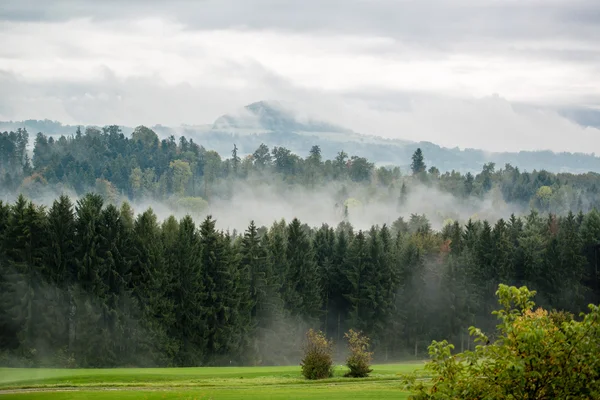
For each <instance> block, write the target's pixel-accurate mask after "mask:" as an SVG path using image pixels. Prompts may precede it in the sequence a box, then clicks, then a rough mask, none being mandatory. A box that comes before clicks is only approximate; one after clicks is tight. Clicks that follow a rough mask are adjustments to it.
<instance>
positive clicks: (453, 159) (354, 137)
mask: <svg viewBox="0 0 600 400" xmlns="http://www.w3.org/2000/svg"><path fill="white" fill-rule="evenodd" d="M108 122H110V121H108ZM140 122H143V121H140ZM17 128H26V129H27V130H28V131H29V132H30V135H31V137H32V138H33V137H34V136H35V134H36V133H37V132H43V133H45V134H47V135H51V136H58V135H72V134H74V133H75V130H76V129H77V127H76V126H71V125H62V124H61V123H60V122H57V121H50V120H26V121H8V122H0V131H10V130H16V129H17ZM150 128H152V129H153V130H154V131H155V132H156V133H157V134H158V135H159V136H160V137H161V138H166V137H168V136H171V135H174V136H175V137H178V136H181V135H185V136H187V137H191V138H193V139H194V141H195V142H197V143H199V144H201V145H202V146H204V147H205V148H207V149H211V150H216V151H217V152H218V153H220V154H221V155H222V156H223V157H228V156H229V154H230V152H231V149H232V148H233V144H234V143H235V144H236V145H237V147H238V151H239V153H240V154H242V155H245V154H251V153H253V152H254V150H256V148H258V146H259V145H260V144H261V143H265V144H266V145H268V146H269V147H273V146H283V147H286V148H288V149H290V150H291V151H293V152H295V153H297V154H299V155H301V156H305V155H307V154H308V151H309V150H310V148H311V146H313V145H319V146H320V147H321V151H322V154H323V157H325V158H333V157H335V155H336V154H337V153H338V152H339V151H341V150H344V151H345V152H346V153H348V154H350V155H358V156H361V157H366V158H367V159H369V160H370V161H373V162H375V163H376V164H378V165H398V166H400V167H401V168H403V169H407V168H408V166H409V165H410V162H411V156H412V154H413V153H414V151H415V150H416V149H417V148H421V149H422V150H423V152H424V154H425V161H426V163H427V165H428V166H433V165H434V166H436V167H437V168H439V169H440V170H441V171H442V172H443V171H451V170H456V171H460V172H463V173H465V172H478V171H481V168H482V167H483V165H484V164H485V163H487V162H494V163H496V165H497V167H498V168H500V167H504V165H505V164H507V163H510V164H512V165H513V166H518V167H519V168H520V169H521V170H527V171H532V170H534V169H535V170H541V169H544V170H547V171H551V172H573V173H585V172H590V171H592V172H600V157H596V156H594V155H589V154H582V153H566V152H564V153H554V152H551V151H521V152H499V153H490V152H484V151H482V150H477V149H462V150H461V149H459V148H446V147H441V146H438V145H436V144H434V143H431V142H411V141H406V140H401V139H386V138H381V137H377V136H372V135H363V134H360V133H357V132H354V131H352V130H350V129H347V128H344V127H340V126H337V125H333V124H329V123H327V122H323V121H318V120H314V119H311V118H309V117H300V116H297V115H295V114H294V112H293V111H290V110H288V109H286V108H284V107H282V106H280V105H279V104H277V103H271V102H266V101H260V102H256V103H252V104H250V105H248V106H246V107H244V108H243V109H242V110H239V111H237V112H234V113H229V114H225V115H223V116H221V117H219V118H217V119H216V120H215V121H214V122H213V123H212V124H207V125H181V126H176V127H171V126H163V125H157V126H153V127H150ZM121 129H122V130H123V133H124V134H126V135H130V134H131V132H133V127H127V126H123V127H121Z"/></svg>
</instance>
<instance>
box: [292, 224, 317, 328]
mask: <svg viewBox="0 0 600 400" xmlns="http://www.w3.org/2000/svg"><path fill="white" fill-rule="evenodd" d="M287 237H288V241H287V248H286V258H287V261H288V263H289V264H288V265H289V270H288V275H287V278H286V281H287V290H286V291H285V292H284V297H283V300H284V302H285V305H286V308H287V309H288V310H289V311H290V312H291V313H292V314H293V315H298V316H301V317H304V318H307V319H316V318H317V317H318V316H319V314H320V310H321V304H322V298H321V293H322V290H321V286H320V281H319V278H320V277H319V271H318V269H317V263H316V262H315V260H314V251H313V249H312V246H311V243H310V239H309V238H308V237H307V235H306V233H305V232H304V230H303V229H302V226H301V225H300V221H299V220H298V219H297V218H294V219H293V220H292V222H291V223H290V224H289V225H288V227H287Z"/></svg>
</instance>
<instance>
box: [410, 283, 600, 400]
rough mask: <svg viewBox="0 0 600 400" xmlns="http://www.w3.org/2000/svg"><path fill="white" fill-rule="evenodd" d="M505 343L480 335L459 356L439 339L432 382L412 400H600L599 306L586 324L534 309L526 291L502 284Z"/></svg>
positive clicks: (585, 318)
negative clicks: (599, 399)
mask: <svg viewBox="0 0 600 400" xmlns="http://www.w3.org/2000/svg"><path fill="white" fill-rule="evenodd" d="M496 294H497V295H498V298H499V303H500V305H501V306H502V309H500V310H498V311H494V314H495V315H497V316H498V318H499V319H500V324H499V325H498V333H499V337H498V339H497V340H496V341H494V342H492V343H490V340H489V339H488V337H487V336H486V335H484V334H483V333H482V332H481V331H480V330H479V329H476V328H474V327H471V328H470V331H471V335H472V336H475V338H476V339H475V340H476V341H478V342H479V343H481V344H480V345H478V346H477V347H476V349H475V351H466V352H464V353H462V354H460V355H458V356H457V355H452V349H453V348H454V347H453V346H452V345H451V344H448V342H446V341H445V340H444V341H442V342H436V341H434V342H433V343H432V344H431V346H429V354H430V355H431V358H432V360H431V361H430V362H429V363H428V364H427V366H426V368H427V369H428V370H429V371H431V372H432V373H433V377H432V382H431V383H432V384H431V385H429V384H425V385H423V384H419V385H417V386H416V387H415V389H416V390H417V394H416V395H415V396H413V399H539V400H542V399H598V398H600V307H598V306H595V305H590V306H589V309H590V312H589V313H588V314H581V317H582V318H581V321H576V320H574V319H573V318H572V317H571V316H570V315H569V314H568V313H562V312H551V313H548V312H547V311H546V310H543V309H541V308H538V309H536V310H534V309H533V307H534V303H533V302H532V301H531V297H532V296H533V295H534V294H535V292H533V291H529V290H528V289H527V288H526V287H521V288H516V287H514V286H513V287H508V286H506V285H500V287H499V289H498V291H497V292H496Z"/></svg>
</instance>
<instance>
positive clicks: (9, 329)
mask: <svg viewBox="0 0 600 400" xmlns="http://www.w3.org/2000/svg"><path fill="white" fill-rule="evenodd" d="M0 139H1V142H0V151H1V152H2V153H1V154H0V155H1V157H0V170H1V172H2V176H3V178H2V179H3V181H2V185H3V187H4V189H5V190H7V191H9V192H10V193H25V194H26V196H23V195H21V196H19V197H18V198H16V200H14V201H13V200H11V201H2V202H0V363H1V364H4V365H13V366H16V365H26V366H70V367H75V366H77V367H110V366H196V365H232V364H233V365H257V364H267V365H268V364H290V363H291V364H296V363H297V362H298V359H299V358H300V342H301V340H302V337H303V334H304V332H306V330H307V329H308V328H310V327H315V328H319V329H322V330H323V331H324V332H325V334H326V335H327V336H328V337H331V338H333V340H334V341H335V342H336V343H338V344H340V345H343V343H342V342H343V335H344V332H346V331H347V330H349V329H355V330H362V331H364V332H365V333H366V334H367V335H368V336H369V337H370V338H371V340H372V344H373V350H374V352H375V358H376V360H379V361H391V360H397V359H403V358H408V357H415V355H416V356H423V355H424V354H426V347H427V345H428V344H429V343H430V342H431V340H433V339H442V338H449V339H451V341H452V342H453V343H454V344H455V346H456V348H457V349H458V350H460V349H467V348H469V347H472V346H473V343H471V342H470V341H469V339H468V327H469V326H472V325H476V326H478V327H483V328H487V329H489V330H490V331H492V330H493V328H494V326H495V319H494V317H493V316H491V315H490V312H491V310H492V309H493V308H494V306H495V303H496V298H495V291H496V289H497V288H498V284H499V283H505V284H509V285H519V286H520V285H527V287H528V288H530V289H532V290H536V291H537V292H538V296H537V297H536V302H537V304H539V305H540V306H543V307H545V308H548V309H558V310H566V311H569V312H572V313H577V312H579V311H583V310H584V309H585V307H586V305H587V304H588V303H598V301H600V283H599V280H598V278H599V274H598V266H597V257H598V255H597V250H598V243H600V213H599V212H598V211H596V209H595V207H596V205H597V202H598V199H599V198H598V197H597V196H596V193H597V186H596V185H597V184H598V183H600V180H599V175H597V174H593V173H590V174H586V175H570V174H558V175H555V174H550V173H546V172H544V171H534V172H531V173H528V172H520V171H519V170H518V168H517V167H512V166H509V165H507V166H505V167H504V168H503V169H500V170H496V169H495V166H494V165H493V164H492V165H490V164H488V165H486V167H485V168H484V170H483V171H482V172H481V174H479V175H477V176H472V175H470V174H467V175H466V176H463V175H461V174H460V173H457V172H447V173H441V172H440V171H438V170H437V169H436V168H435V167H429V168H427V166H426V163H425V159H424V155H423V154H422V153H421V152H420V151H417V152H416V153H415V155H414V156H413V164H412V166H411V171H408V172H407V173H404V174H403V173H402V172H401V171H400V170H399V169H398V168H385V167H379V168H375V166H374V165H373V164H371V163H369V162H368V160H366V159H363V158H360V157H357V156H354V157H348V156H347V155H345V153H343V152H340V155H339V159H335V160H326V161H323V160H321V158H320V153H319V149H318V148H313V149H312V150H311V152H310V155H309V156H308V157H307V158H306V159H303V158H300V157H299V156H297V155H295V154H292V153H291V152H289V151H288V150H286V149H282V148H275V149H272V150H269V149H268V147H267V146H261V148H259V149H257V151H256V152H255V153H254V154H253V155H249V156H246V157H244V158H243V159H242V158H241V157H240V156H238V155H237V154H236V148H235V147H234V149H233V152H232V156H231V158H228V159H226V160H222V159H221V158H220V156H219V155H218V154H216V153H214V152H211V151H207V150H205V149H203V148H202V147H201V146H199V145H196V144H195V143H193V142H192V141H191V140H187V139H185V138H181V139H180V140H179V143H177V142H176V141H175V140H174V138H171V139H165V140H163V141H160V140H158V137H157V136H156V135H155V134H154V133H153V132H151V131H150V130H148V129H146V128H139V129H137V130H136V131H135V132H134V134H133V135H132V137H131V138H126V137H124V135H122V134H121V133H119V130H118V128H117V127H107V128H105V130H104V131H91V130H88V131H86V132H85V133H82V132H81V131H78V132H76V133H75V134H74V136H73V137H68V138H67V137H61V138H59V139H58V140H54V139H49V138H46V137H45V136H44V135H43V134H38V135H37V137H36V139H35V143H34V147H33V157H32V158H31V159H30V157H29V156H28V153H27V151H26V147H27V143H28V134H27V132H24V131H18V132H11V133H5V134H2V135H1V137H0ZM261 174H262V175H261ZM267 174H269V175H268V176H269V177H276V178H277V179H280V180H281V181H282V182H285V183H286V184H287V185H298V186H302V187H306V190H310V189H311V187H314V186H316V185H323V184H327V182H348V184H349V185H350V184H351V183H352V184H355V185H363V186H364V187H366V188H369V189H370V190H372V191H374V192H376V193H385V195H386V196H390V197H391V198H393V199H394V201H397V203H398V207H399V208H401V207H402V205H403V204H404V200H405V197H406V196H408V194H407V193H409V192H410V190H411V187H416V185H423V186H430V187H436V188H438V189H439V190H442V191H448V192H451V193H453V195H455V196H457V197H458V198H462V199H468V198H471V197H478V196H479V197H484V196H486V194H488V193H490V192H492V191H494V190H495V191H497V192H498V193H500V194H501V195H502V196H503V199H504V201H505V202H507V203H519V204H520V205H522V206H527V208H528V209H530V211H528V212H527V213H524V214H523V215H520V216H515V215H511V216H507V217H506V218H505V219H497V220H480V219H468V220H466V221H458V220H457V221H448V222H447V223H445V224H443V226H442V227H441V228H439V229H433V228H432V224H431V222H430V220H429V218H428V216H426V215H416V214H412V215H411V216H410V217H409V218H402V217H399V218H394V220H395V222H394V223H392V224H389V225H374V226H372V227H371V228H368V229H358V228H355V227H353V226H352V225H351V223H350V222H349V221H348V219H347V218H345V217H344V216H342V217H341V218H340V222H339V223H338V224H337V225H326V224H323V225H322V226H309V225H307V224H305V223H303V222H302V221H301V220H299V219H298V218H293V219H290V220H287V221H286V220H281V219H279V217H278V216H274V218H273V221H274V222H273V224H272V225H270V226H256V225H255V224H254V223H252V222H251V223H250V224H249V225H248V226H247V229H246V230H245V231H243V232H239V233H238V232H237V231H228V230H221V229H218V227H217V223H218V221H217V220H216V219H215V218H212V217H211V216H206V217H203V218H192V217H191V216H189V215H188V216H185V217H182V218H176V217H174V216H171V217H166V218H159V217H158V216H157V214H156V213H155V212H154V211H153V210H152V209H151V208H149V209H146V210H135V211H134V210H133V208H132V206H131V205H130V203H129V202H128V201H124V200H127V199H129V200H135V199H136V198H139V197H142V196H145V197H147V198H155V199H158V198H163V199H181V198H195V199H202V200H203V201H206V202H207V203H210V202H216V201H219V200H218V199H219V198H218V197H217V191H218V190H224V189H223V187H225V188H227V187H228V186H227V185H221V186H219V185H218V182H219V181H220V180H221V181H224V180H227V179H235V180H234V181H233V182H234V185H233V189H232V190H235V182H239V181H243V180H244V179H250V178H252V177H254V179H260V177H263V178H264V177H266V176H267ZM257 177H259V178H257ZM265 179H266V178H265ZM61 185H62V186H61ZM411 185H412V186H411ZM47 186H54V187H62V188H63V189H64V190H65V191H67V190H68V191H69V192H73V193H75V194H76V195H77V198H73V199H71V198H70V197H69V196H67V195H57V196H55V198H54V199H53V200H52V201H51V202H50V204H49V205H42V204H41V202H39V201H37V198H39V197H40V196H42V195H43V194H44V193H45V192H44V188H45V187H47ZM231 188H232V187H231V186H229V189H231ZM229 189H228V190H229ZM247 219H248V221H249V220H252V219H253V218H252V215H250V214H249V215H248V218H247Z"/></svg>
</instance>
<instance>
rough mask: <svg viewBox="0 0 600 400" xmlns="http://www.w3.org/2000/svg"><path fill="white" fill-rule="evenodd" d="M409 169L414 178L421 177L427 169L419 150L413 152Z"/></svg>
mask: <svg viewBox="0 0 600 400" xmlns="http://www.w3.org/2000/svg"><path fill="white" fill-rule="evenodd" d="M410 169H411V170H412V173H413V175H414V176H421V175H423V173H424V172H425V171H426V169H427V165H425V161H424V157H423V152H422V151H421V149H420V148H418V149H417V150H415V152H414V153H413V155H412V163H411V164H410Z"/></svg>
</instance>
